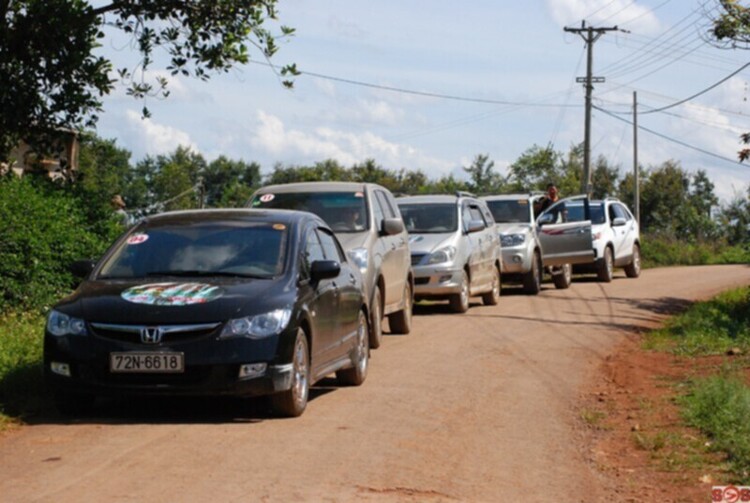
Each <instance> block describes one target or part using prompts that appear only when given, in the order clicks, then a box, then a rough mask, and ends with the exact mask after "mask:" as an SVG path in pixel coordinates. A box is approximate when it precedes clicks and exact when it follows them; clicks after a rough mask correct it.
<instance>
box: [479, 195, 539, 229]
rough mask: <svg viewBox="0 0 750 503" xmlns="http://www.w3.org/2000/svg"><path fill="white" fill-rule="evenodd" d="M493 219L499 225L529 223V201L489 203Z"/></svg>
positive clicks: (516, 200)
mask: <svg viewBox="0 0 750 503" xmlns="http://www.w3.org/2000/svg"><path fill="white" fill-rule="evenodd" d="M487 206H488V207H489V208H490V212H491V213H492V218H493V219H494V220H495V222H497V223H499V224H503V223H518V222H528V221H529V211H530V205H529V200H528V199H513V200H506V201H487Z"/></svg>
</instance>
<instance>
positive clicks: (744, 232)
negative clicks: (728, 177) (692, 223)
mask: <svg viewBox="0 0 750 503" xmlns="http://www.w3.org/2000/svg"><path fill="white" fill-rule="evenodd" d="M719 219H720V222H721V225H722V227H723V229H724V233H725V235H726V237H727V241H728V242H729V244H731V245H739V244H750V185H748V187H747V190H746V191H745V194H744V195H739V194H737V195H735V197H734V198H732V200H731V201H730V202H729V203H728V204H727V205H726V206H724V207H722V209H721V212H720V216H719Z"/></svg>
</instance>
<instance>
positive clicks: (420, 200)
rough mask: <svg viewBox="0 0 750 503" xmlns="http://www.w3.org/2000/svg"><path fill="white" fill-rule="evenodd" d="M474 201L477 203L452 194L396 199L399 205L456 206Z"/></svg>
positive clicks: (471, 198)
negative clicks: (432, 204)
mask: <svg viewBox="0 0 750 503" xmlns="http://www.w3.org/2000/svg"><path fill="white" fill-rule="evenodd" d="M466 199H469V200H474V201H476V200H477V198H475V197H466V196H459V197H456V196H455V195H451V194H433V195H424V196H406V197H399V198H397V199H396V202H397V203H398V204H414V203H417V204H430V203H453V204H456V203H457V202H459V201H463V200H466Z"/></svg>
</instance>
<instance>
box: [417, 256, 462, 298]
mask: <svg viewBox="0 0 750 503" xmlns="http://www.w3.org/2000/svg"><path fill="white" fill-rule="evenodd" d="M462 278H463V269H461V268H457V267H456V266H455V265H453V264H451V265H448V266H441V265H425V266H415V267H414V297H415V298H416V299H425V298H441V297H447V296H449V295H452V294H456V293H460V292H461V281H462Z"/></svg>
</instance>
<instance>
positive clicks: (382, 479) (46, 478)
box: [0, 266, 750, 502]
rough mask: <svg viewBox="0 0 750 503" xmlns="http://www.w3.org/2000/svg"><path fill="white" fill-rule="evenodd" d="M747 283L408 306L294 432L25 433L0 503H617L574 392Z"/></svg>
mask: <svg viewBox="0 0 750 503" xmlns="http://www.w3.org/2000/svg"><path fill="white" fill-rule="evenodd" d="M747 284H750V267H748V266H719V267H694V268H673V269H656V270H647V271H644V272H643V275H642V276H641V278H639V279H637V280H632V279H626V278H625V276H624V274H622V273H621V272H619V273H618V274H617V276H616V278H615V280H614V281H613V282H612V283H610V284H602V283H597V282H595V281H593V280H590V281H589V280H577V281H575V282H574V283H573V285H572V287H571V288H570V289H569V290H555V289H554V288H552V287H551V285H548V284H545V289H544V290H543V292H542V293H541V294H540V295H539V296H536V297H528V296H523V295H521V294H520V292H518V293H517V292H514V291H511V289H506V290H505V291H504V295H503V298H502V299H501V302H500V304H499V305H498V306H495V307H485V306H481V305H479V304H478V303H477V301H478V299H472V300H473V306H472V309H470V311H469V312H468V313H467V314H465V315H456V314H450V313H449V312H448V311H447V307H446V306H442V305H440V306H420V307H419V308H418V310H417V315H416V317H415V320H414V330H413V332H412V334H410V335H408V336H388V337H386V338H385V340H384V345H383V347H382V348H381V349H379V350H377V351H375V352H374V353H373V355H372V356H373V357H372V360H371V367H370V374H369V376H368V378H367V382H365V384H364V385H363V386H362V387H361V388H337V387H335V386H334V385H333V384H334V383H333V381H331V382H324V383H322V385H320V386H318V387H317V389H316V390H315V391H314V393H313V400H312V401H311V402H310V404H309V406H308V409H307V411H306V412H305V414H304V415H303V416H302V417H301V418H299V419H275V418H272V417H269V416H268V415H266V414H265V413H264V410H263V408H262V407H261V406H260V405H258V404H257V403H256V404H252V405H250V406H248V405H247V404H243V403H239V402H237V401H214V400H181V401H168V400H160V401H148V402H144V403H134V402H128V403H115V404H108V405H106V404H105V406H104V407H103V408H102V409H100V410H99V412H98V414H97V416H96V417H92V418H85V419H80V420H76V421H72V422H69V421H65V420H61V419H59V418H55V417H52V418H38V419H37V420H36V423H35V424H33V425H31V426H28V427H24V428H22V429H21V430H20V431H16V432H12V433H10V434H8V435H6V436H5V437H4V438H0V501H3V502H6V501H12V502H16V501H19V502H26V501H55V502H67V501H71V502H72V501H75V502H80V501H94V500H98V501H108V502H109V501H134V502H136V501H137V502H145V501H181V502H182V501H213V502H223V501H347V502H348V501H376V502H380V501H419V502H435V501H487V502H490V501H492V502H494V501H539V502H542V501H564V502H574V501H585V502H592V501H617V500H618V498H617V495H616V494H614V493H613V492H611V488H612V484H610V481H609V480H607V478H606V476H605V475H603V474H600V473H598V472H597V470H596V467H595V466H594V464H593V463H592V462H591V461H590V460H589V459H588V454H587V452H588V446H587V442H586V441H587V438H586V436H587V433H586V431H585V428H584V427H583V425H582V424H581V421H580V419H579V411H580V409H579V407H580V397H581V394H582V393H583V391H584V390H585V386H586V384H587V379H588V378H590V377H591V376H592V374H593V372H594V371H595V369H596V367H597V365H598V364H599V363H601V361H602V360H603V359H604V358H605V357H606V356H607V354H609V353H610V352H611V351H613V350H614V348H615V346H616V344H617V343H618V342H619V341H622V339H623V338H624V337H626V336H627V335H628V334H632V333H634V332H636V331H639V330H642V329H643V328H644V327H651V326H654V325H655V324H656V323H658V322H659V321H660V320H661V319H663V317H664V316H665V315H666V314H668V313H670V312H672V311H673V309H674V308H675V306H681V305H685V303H686V302H687V301H690V300H693V299H702V298H707V297H709V296H711V295H713V294H715V293H717V292H719V291H721V290H724V289H727V288H729V287H733V286H740V285H747Z"/></svg>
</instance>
